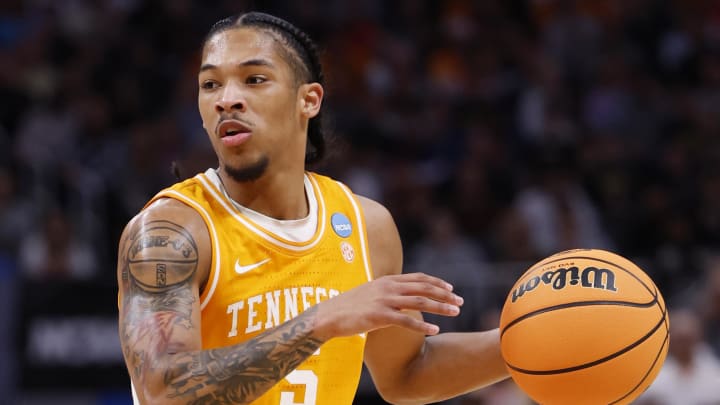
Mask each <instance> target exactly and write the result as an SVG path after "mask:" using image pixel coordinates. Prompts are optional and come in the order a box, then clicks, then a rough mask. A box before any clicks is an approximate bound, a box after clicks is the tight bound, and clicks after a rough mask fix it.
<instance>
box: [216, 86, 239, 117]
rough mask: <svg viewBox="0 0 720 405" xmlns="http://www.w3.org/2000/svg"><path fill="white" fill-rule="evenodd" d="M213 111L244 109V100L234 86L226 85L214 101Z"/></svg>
mask: <svg viewBox="0 0 720 405" xmlns="http://www.w3.org/2000/svg"><path fill="white" fill-rule="evenodd" d="M215 111H217V112H219V113H221V112H232V111H240V112H242V111H245V100H244V98H243V96H242V94H241V92H240V91H238V89H236V88H234V86H226V87H225V89H224V91H223V93H222V97H221V98H220V99H219V100H217V101H216V102H215Z"/></svg>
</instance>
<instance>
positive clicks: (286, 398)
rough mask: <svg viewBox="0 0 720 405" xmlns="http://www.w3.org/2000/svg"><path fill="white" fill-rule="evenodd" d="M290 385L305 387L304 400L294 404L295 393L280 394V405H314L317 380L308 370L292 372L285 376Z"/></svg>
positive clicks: (283, 392) (285, 392)
mask: <svg viewBox="0 0 720 405" xmlns="http://www.w3.org/2000/svg"><path fill="white" fill-rule="evenodd" d="M285 379H286V380H288V382H289V383H290V384H294V385H304V386H305V400H304V401H303V402H295V393H294V392H292V391H282V392H280V405H315V401H316V399H317V386H318V378H317V376H316V375H315V373H313V372H312V371H310V370H293V371H292V372H291V373H290V374H288V375H287V376H285Z"/></svg>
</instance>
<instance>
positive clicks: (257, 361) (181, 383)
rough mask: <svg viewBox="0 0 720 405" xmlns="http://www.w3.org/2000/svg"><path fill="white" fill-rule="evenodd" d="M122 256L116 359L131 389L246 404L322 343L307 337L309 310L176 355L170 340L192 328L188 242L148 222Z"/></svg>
mask: <svg viewBox="0 0 720 405" xmlns="http://www.w3.org/2000/svg"><path fill="white" fill-rule="evenodd" d="M170 241H172V243H171V242H170ZM122 250H123V251H122V252H121V255H122V256H121V258H120V263H119V266H120V268H121V272H122V276H121V279H122V280H123V283H122V287H121V288H122V289H123V306H122V312H121V325H120V336H121V340H122V345H123V353H124V355H125V359H126V362H127V365H128V369H129V370H130V372H131V373H132V375H133V379H134V381H135V382H136V384H144V383H146V381H153V382H154V383H158V382H160V381H161V382H162V383H163V384H164V385H165V386H166V387H167V398H168V399H175V400H177V399H182V400H183V401H185V402H186V403H189V404H228V405H229V404H236V403H245V402H249V401H252V400H254V399H256V398H258V397H259V396H260V395H262V394H263V393H264V392H266V391H267V390H268V389H270V388H271V387H272V386H273V385H275V384H276V383H277V382H278V381H280V380H281V379H283V378H284V377H285V376H286V375H287V374H288V373H290V372H291V371H292V370H294V369H295V368H296V367H297V366H298V365H300V364H301V363H302V362H303V361H305V359H307V358H308V357H310V356H311V355H312V354H313V353H315V352H316V351H317V349H318V348H319V347H320V346H321V345H322V343H323V342H322V341H320V340H318V339H316V338H314V337H313V336H312V331H313V322H314V320H315V314H316V312H317V308H315V307H312V308H309V309H308V310H306V311H305V312H303V313H302V314H300V315H299V316H298V317H296V318H294V319H293V320H291V321H289V322H286V323H285V324H283V325H280V326H278V327H277V328H275V329H272V330H269V331H267V332H265V333H263V334H261V335H258V336H257V337H255V338H253V339H251V340H249V341H247V342H244V343H241V344H238V345H235V346H229V347H222V348H217V349H211V350H201V351H197V350H196V351H189V350H184V343H183V340H182V338H178V336H188V332H189V331H192V330H193V329H196V328H199V325H195V324H194V323H193V316H192V315H193V310H194V309H193V307H194V305H195V302H196V299H197V298H196V297H197V292H196V291H194V290H193V287H192V284H191V280H192V277H193V276H194V275H195V274H196V272H197V265H198V261H197V258H198V250H197V245H196V244H195V241H194V239H193V238H192V236H191V235H190V233H189V232H188V231H187V230H186V229H184V228H183V227H181V226H180V225H178V224H175V223H172V222H169V221H154V222H150V223H148V224H145V226H144V227H142V228H141V229H140V230H139V231H137V232H136V233H135V234H131V235H130V237H129V238H128V239H127V240H126V241H125V243H124V248H123V249H122ZM178 253H179V255H178ZM196 310H197V309H196ZM195 333H197V334H199V333H200V332H199V331H197V332H195Z"/></svg>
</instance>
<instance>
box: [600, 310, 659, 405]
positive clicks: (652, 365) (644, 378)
mask: <svg viewBox="0 0 720 405" xmlns="http://www.w3.org/2000/svg"><path fill="white" fill-rule="evenodd" d="M666 317H667V316H665V317H663V322H665V318H666ZM669 337H670V335H669V334H668V333H667V332H666V333H665V339H664V340H663V343H662V344H661V345H660V350H658V352H657V355H655V360H653V362H652V364H651V365H650V368H648V370H647V372H645V375H644V376H643V377H642V378H641V379H640V381H639V382H638V383H637V384H636V385H635V386H634V387H633V388H632V389H631V390H630V391H628V393H627V394H625V395H623V396H622V397H620V398H618V399H617V400H615V401H613V402H611V403H610V405H614V404H617V403H618V402H620V401H622V400H623V399H625V398H627V397H628V396H630V395H631V394H632V393H633V392H635V390H637V389H638V388H639V387H640V386H641V385H642V383H643V381H645V380H646V379H647V378H648V376H649V375H650V373H651V372H652V370H653V369H654V368H655V365H656V364H657V362H658V360H660V354H661V353H662V352H663V348H664V347H665V345H667V343H668V338H669Z"/></svg>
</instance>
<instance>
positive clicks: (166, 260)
mask: <svg viewBox="0 0 720 405" xmlns="http://www.w3.org/2000/svg"><path fill="white" fill-rule="evenodd" d="M146 262H163V263H197V262H198V259H197V258H195V259H185V260H180V259H165V258H158V259H139V260H128V263H130V264H135V263H146Z"/></svg>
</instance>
